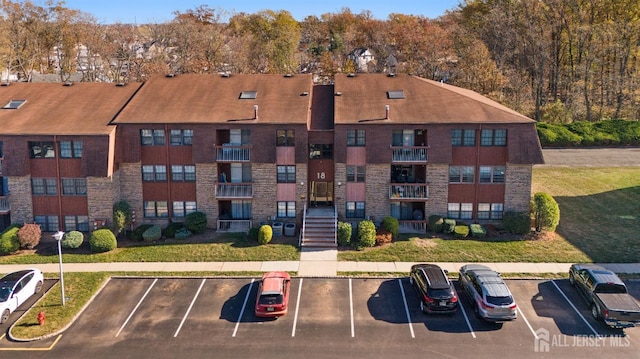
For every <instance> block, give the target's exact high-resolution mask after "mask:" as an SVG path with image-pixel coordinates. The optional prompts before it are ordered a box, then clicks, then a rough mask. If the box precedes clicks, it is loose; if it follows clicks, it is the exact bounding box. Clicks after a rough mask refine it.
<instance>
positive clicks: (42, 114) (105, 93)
mask: <svg viewBox="0 0 640 359" xmlns="http://www.w3.org/2000/svg"><path fill="white" fill-rule="evenodd" d="M139 86H140V85H139V84H127V85H126V86H121V87H117V86H116V85H114V84H107V83H84V82H83V83H74V84H73V85H72V86H64V85H63V84H62V83H21V82H18V83H11V84H10V85H8V86H0V107H2V106H4V105H6V104H7V103H9V101H11V100H18V99H20V100H26V102H25V103H24V104H23V105H22V106H20V108H18V109H0V134H1V135H25V134H29V135H96V134H108V133H111V132H113V126H110V125H109V123H110V121H111V120H112V119H113V118H114V117H115V116H116V114H117V113H118V111H120V109H121V108H122V107H123V106H124V105H125V104H126V103H127V101H128V100H129V99H130V98H131V96H132V95H133V94H134V93H135V91H136V89H138V88H139Z"/></svg>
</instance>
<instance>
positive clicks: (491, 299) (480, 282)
mask: <svg viewBox="0 0 640 359" xmlns="http://www.w3.org/2000/svg"><path fill="white" fill-rule="evenodd" d="M459 281H460V286H461V287H462V289H463V290H464V291H465V293H466V294H467V297H468V298H469V301H470V302H471V305H472V306H473V310H474V312H475V313H476V315H477V316H478V317H480V318H482V319H484V320H486V321H491V322H505V321H510V320H514V319H516V318H517V317H518V312H517V308H518V306H517V305H516V302H515V300H514V299H513V296H512V295H511V292H510V291H509V288H508V287H507V284H506V283H505V282H504V280H503V279H502V277H500V273H498V272H496V271H494V270H491V268H489V267H487V266H483V265H481V264H467V265H464V266H462V267H461V268H460V278H459Z"/></svg>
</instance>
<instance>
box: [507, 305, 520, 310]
mask: <svg viewBox="0 0 640 359" xmlns="http://www.w3.org/2000/svg"><path fill="white" fill-rule="evenodd" d="M516 308H518V306H517V305H516V304H515V303H514V304H513V305H510V306H509V309H512V310H515V309H516Z"/></svg>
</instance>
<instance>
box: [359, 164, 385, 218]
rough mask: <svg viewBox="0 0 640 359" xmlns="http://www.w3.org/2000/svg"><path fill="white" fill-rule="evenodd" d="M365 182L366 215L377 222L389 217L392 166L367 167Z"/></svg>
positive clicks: (376, 165)
mask: <svg viewBox="0 0 640 359" xmlns="http://www.w3.org/2000/svg"><path fill="white" fill-rule="evenodd" d="M366 170H367V174H366V182H365V190H366V203H365V206H366V207H365V215H366V216H371V217H372V219H373V220H375V222H381V221H382V218H384V217H385V216H388V215H389V210H390V207H389V181H390V179H391V166H389V165H388V164H370V165H367V168H366Z"/></svg>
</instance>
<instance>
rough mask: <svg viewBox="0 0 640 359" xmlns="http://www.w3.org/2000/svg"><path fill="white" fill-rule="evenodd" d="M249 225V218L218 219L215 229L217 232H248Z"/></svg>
mask: <svg viewBox="0 0 640 359" xmlns="http://www.w3.org/2000/svg"><path fill="white" fill-rule="evenodd" d="M251 226H252V224H251V220H250V219H219V220H218V228H217V230H218V232H236V233H239V232H245V233H248V232H249V230H250V229H251Z"/></svg>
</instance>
